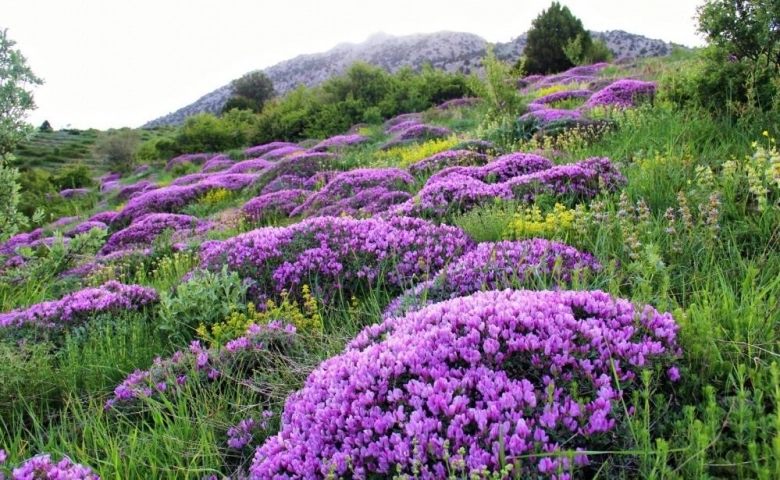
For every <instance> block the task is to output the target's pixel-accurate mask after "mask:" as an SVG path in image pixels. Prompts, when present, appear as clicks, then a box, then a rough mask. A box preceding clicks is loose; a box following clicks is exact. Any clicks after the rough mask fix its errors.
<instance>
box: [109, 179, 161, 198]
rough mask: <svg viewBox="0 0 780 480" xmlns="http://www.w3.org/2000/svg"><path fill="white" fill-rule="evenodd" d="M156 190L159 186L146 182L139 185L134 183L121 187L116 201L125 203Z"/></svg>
mask: <svg viewBox="0 0 780 480" xmlns="http://www.w3.org/2000/svg"><path fill="white" fill-rule="evenodd" d="M155 188H157V185H155V184H153V183H152V182H149V181H146V180H144V181H142V182H138V183H132V184H130V185H125V186H124V187H121V188H120V189H119V192H117V194H116V199H117V200H118V201H120V202H125V201H127V200H129V199H131V198H133V197H135V196H137V195H140V194H142V193H144V192H148V191H149V190H154V189H155Z"/></svg>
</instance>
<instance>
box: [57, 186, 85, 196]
mask: <svg viewBox="0 0 780 480" xmlns="http://www.w3.org/2000/svg"><path fill="white" fill-rule="evenodd" d="M88 194H89V189H88V188H66V189H64V190H60V196H61V197H62V198H75V197H83V196H84V195H88Z"/></svg>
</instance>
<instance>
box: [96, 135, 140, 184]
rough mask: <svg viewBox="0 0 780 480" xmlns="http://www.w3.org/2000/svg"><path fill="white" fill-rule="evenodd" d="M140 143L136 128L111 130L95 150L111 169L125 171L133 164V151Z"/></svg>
mask: <svg viewBox="0 0 780 480" xmlns="http://www.w3.org/2000/svg"><path fill="white" fill-rule="evenodd" d="M140 143H141V134H140V133H138V131H136V130H132V129H130V128H122V129H119V130H112V131H109V132H108V134H107V135H106V136H105V137H103V139H102V140H101V141H100V143H99V144H98V146H97V152H98V153H99V154H100V155H102V156H103V160H104V162H105V163H106V165H107V166H108V167H109V168H110V169H111V170H114V171H117V172H121V173H127V172H129V171H131V170H132V169H133V167H134V165H135V157H134V153H135V151H136V150H137V149H138V145H139V144H140Z"/></svg>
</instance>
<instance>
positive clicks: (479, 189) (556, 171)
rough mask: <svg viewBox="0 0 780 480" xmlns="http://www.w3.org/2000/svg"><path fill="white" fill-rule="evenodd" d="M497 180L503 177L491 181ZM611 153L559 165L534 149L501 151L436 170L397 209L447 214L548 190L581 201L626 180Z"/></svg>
mask: <svg viewBox="0 0 780 480" xmlns="http://www.w3.org/2000/svg"><path fill="white" fill-rule="evenodd" d="M493 181H496V182H498V183H487V182H493ZM625 181H626V180H625V177H623V176H622V175H621V174H620V172H619V171H618V170H617V168H616V167H615V166H614V165H612V163H611V162H610V161H609V160H608V159H606V158H596V157H594V158H589V159H586V160H582V161H580V162H577V163H573V164H568V165H556V166H553V165H552V163H551V162H550V161H549V160H547V159H546V158H543V157H539V156H537V155H533V154H526V153H515V154H509V155H505V156H503V157H499V158H498V159H496V160H495V161H493V162H489V163H488V164H486V165H484V166H482V167H450V168H446V169H444V170H442V171H440V172H439V173H437V174H435V175H434V176H432V177H431V178H430V179H429V180H428V182H427V183H426V184H425V186H424V187H423V188H422V190H420V191H419V192H418V193H417V194H416V195H415V196H414V197H413V198H412V199H411V200H409V201H407V202H406V203H404V204H402V205H399V206H398V207H397V208H396V209H394V210H393V211H394V212H395V213H397V214H402V215H411V216H421V217H426V218H441V217H444V216H446V215H449V214H452V213H455V212H461V211H467V210H471V209H472V208H474V207H475V206H478V205H483V204H485V203H486V202H489V201H492V200H493V199H496V198H499V199H504V200H511V199H517V200H522V201H525V202H532V201H533V200H534V198H535V197H536V196H537V195H541V194H548V195H552V196H555V197H566V199H567V200H571V201H577V200H583V199H588V198H593V197H594V196H596V195H597V194H598V193H600V192H602V191H610V192H611V191H615V190H616V189H617V188H618V187H620V186H621V185H623V184H624V183H625Z"/></svg>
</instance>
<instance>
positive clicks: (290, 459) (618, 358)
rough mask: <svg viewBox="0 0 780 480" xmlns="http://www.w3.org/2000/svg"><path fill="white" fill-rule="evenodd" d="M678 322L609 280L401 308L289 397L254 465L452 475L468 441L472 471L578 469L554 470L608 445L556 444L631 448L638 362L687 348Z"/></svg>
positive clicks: (279, 474) (299, 473) (272, 471)
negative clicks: (580, 288) (511, 461)
mask: <svg viewBox="0 0 780 480" xmlns="http://www.w3.org/2000/svg"><path fill="white" fill-rule="evenodd" d="M677 330H678V326H677V325H676V324H675V321H674V319H673V318H672V317H671V315H669V314H660V313H658V312H657V311H656V310H654V309H653V308H652V307H649V306H648V307H644V308H641V309H636V308H635V307H634V306H633V305H632V304H631V303H630V302H629V301H626V300H622V299H614V298H612V297H610V296H609V295H608V294H606V293H603V292H600V291H595V292H574V291H563V292H551V291H544V292H534V291H513V290H505V291H501V292H496V291H492V292H480V293H476V294H474V295H471V296H468V297H462V298H457V299H453V300H449V301H446V302H442V303H438V304H435V305H432V306H429V307H427V308H425V309H423V310H421V311H419V312H415V313H411V314H409V315H407V316H405V317H400V318H398V317H394V318H389V319H387V320H385V322H384V323H382V324H381V325H374V326H370V327H367V328H366V329H365V330H364V331H363V332H362V333H361V334H360V335H359V336H358V337H357V338H356V339H355V340H353V341H352V342H351V344H350V345H348V347H347V348H346V350H345V351H344V353H342V354H341V355H338V356H336V357H333V358H331V359H329V360H326V361H325V362H323V363H322V364H321V365H320V367H319V368H318V369H317V370H315V371H314V372H313V373H312V374H311V375H310V376H309V378H308V379H307V381H306V384H305V386H304V387H303V389H302V390H300V391H298V392H296V393H294V394H293V395H292V396H290V397H289V398H288V400H287V403H286V405H285V409H284V412H283V415H282V428H281V431H280V432H279V434H278V435H276V436H273V437H270V438H269V439H268V440H266V442H265V443H264V444H263V445H261V446H260V447H258V448H257V451H256V453H255V458H254V462H253V464H252V466H251V467H250V473H251V475H252V478H257V479H260V478H283V477H285V478H289V477H293V478H318V477H326V476H327V475H329V474H333V475H335V476H336V477H339V478H340V477H346V476H354V477H356V478H371V477H373V476H390V475H394V474H414V475H415V476H416V478H425V479H428V478H430V479H433V478H448V474H449V473H450V471H449V470H448V467H449V466H450V465H451V464H450V465H448V464H447V462H446V461H445V460H444V458H445V457H446V456H447V455H448V453H449V452H456V453H454V454H452V455H450V461H451V462H452V461H454V462H456V463H460V464H461V465H462V467H463V470H465V472H466V473H468V472H475V471H476V472H479V471H481V470H482V469H484V468H487V469H489V470H493V471H498V470H500V464H501V458H502V455H506V457H507V458H517V457H521V456H527V455H530V457H529V458H527V459H524V460H523V461H522V462H521V463H520V469H521V470H520V471H518V472H514V474H517V475H519V476H521V477H522V478H539V476H543V477H545V478H547V477H550V476H553V478H570V477H569V474H568V473H563V474H561V475H560V476H557V477H556V476H555V475H556V474H557V473H558V469H562V470H563V471H564V472H569V471H571V470H574V471H576V470H577V469H579V468H582V466H584V465H587V464H588V463H589V462H597V461H598V460H599V457H593V456H591V457H590V458H589V457H588V456H587V455H586V454H585V453H575V455H574V456H573V458H570V457H568V456H566V455H562V456H548V455H549V454H550V453H556V452H560V451H562V450H564V449H566V450H568V451H574V452H582V451H585V450H615V449H616V448H617V449H619V448H620V446H619V445H618V446H616V445H615V441H616V439H617V438H620V436H617V435H615V433H616V432H618V431H622V430H624V429H625V422H626V419H625V413H624V412H625V411H626V410H624V408H623V406H622V405H621V402H627V403H628V404H629V405H628V407H629V408H628V409H627V411H628V412H629V413H630V412H632V411H633V407H632V406H631V405H630V402H631V398H632V396H631V391H632V390H634V389H635V388H636V387H637V385H636V383H638V382H637V381H636V379H637V375H638V373H639V372H640V371H641V370H642V369H645V368H651V367H653V366H654V365H655V364H658V363H664V362H666V361H668V360H669V359H670V358H672V357H673V356H674V355H679V354H680V353H681V352H680V351H679V348H678V346H677V343H676V332H677ZM670 376H671V377H674V378H676V377H677V371H676V369H674V367H673V368H672V369H670ZM618 382H619V383H618ZM575 385H576V387H575ZM573 390H574V391H573ZM499 445H502V446H503V451H499V450H500V447H499ZM535 454H536V455H540V454H544V455H545V456H542V457H539V456H534V455H535Z"/></svg>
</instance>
